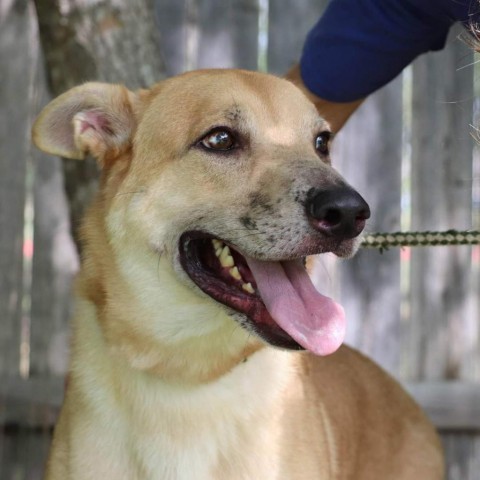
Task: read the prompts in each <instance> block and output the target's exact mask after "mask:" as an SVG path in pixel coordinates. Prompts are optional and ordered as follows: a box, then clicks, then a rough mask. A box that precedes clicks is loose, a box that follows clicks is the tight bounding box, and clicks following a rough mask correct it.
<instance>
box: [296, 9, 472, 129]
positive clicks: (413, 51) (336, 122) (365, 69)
mask: <svg viewBox="0 0 480 480" xmlns="http://www.w3.org/2000/svg"><path fill="white" fill-rule="evenodd" d="M470 3H471V2H470V0H462V1H456V2H455V1H452V0H330V2H329V4H328V6H327V8H326V10H325V12H324V14H323V15H322V17H321V18H320V20H319V21H318V23H317V24H316V25H315V26H314V28H313V29H312V30H311V31H310V33H309V34H308V36H307V39H306V41H305V44H304V48H303V52H302V57H301V59H300V62H299V64H298V65H295V66H294V67H293V68H292V69H291V70H290V71H289V72H288V73H287V78H288V79H290V80H291V81H292V82H293V83H295V84H296V85H297V86H299V87H300V88H301V89H302V90H303V91H304V92H305V93H306V94H307V96H308V97H309V98H310V99H311V100H312V101H313V103H314V104H315V105H316V107H317V109H318V110H319V112H320V113H321V114H322V115H323V116H324V117H325V118H326V119H327V120H328V121H329V122H330V123H331V126H332V129H333V130H334V131H338V130H339V129H340V128H341V127H342V126H343V125H344V123H345V122H346V121H347V119H348V118H349V116H350V115H351V114H352V113H353V112H354V111H355V110H356V108H358V106H359V105H360V104H361V103H362V101H363V99H364V98H366V97H367V96H368V95H370V94H371V93H373V92H374V91H376V90H378V89H379V88H381V87H382V86H384V85H386V84H387V83H388V82H390V81H391V80H392V79H393V78H395V77H396V76H397V75H398V74H399V73H400V72H401V71H402V70H403V69H404V68H405V67H406V66H407V65H409V64H410V63H411V62H412V61H413V60H414V59H415V58H416V57H417V56H418V55H420V54H421V53H424V52H428V51H431V50H440V49H442V48H443V46H444V44H445V40H446V38H447V34H448V31H449V29H450V26H451V25H452V24H453V23H455V21H457V20H460V21H463V22H467V21H469V19H470V20H471V19H472V16H471V15H472V13H471V10H470V7H469V5H470Z"/></svg>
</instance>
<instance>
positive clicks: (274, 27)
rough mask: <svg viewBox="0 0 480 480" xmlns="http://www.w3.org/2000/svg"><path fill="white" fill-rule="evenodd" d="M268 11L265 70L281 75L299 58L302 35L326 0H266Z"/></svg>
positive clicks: (322, 9) (318, 15) (303, 38)
mask: <svg viewBox="0 0 480 480" xmlns="http://www.w3.org/2000/svg"><path fill="white" fill-rule="evenodd" d="M268 3H269V7H268V10H269V15H268V53H267V65H268V71H269V72H271V73H274V74H277V75H283V74H285V73H286V72H287V70H288V69H289V68H290V67H291V66H292V65H293V64H294V63H296V62H298V61H299V60H300V54H301V52H302V48H303V44H304V42H305V38H306V36H307V34H308V32H309V31H310V29H311V28H312V27H313V25H315V23H316V22H317V20H318V19H319V18H320V15H321V14H322V12H323V11H324V10H325V7H326V6H327V3H328V1H327V0H317V1H312V0H298V1H296V2H295V5H293V4H292V2H288V1H287V0H270V1H269V2H268Z"/></svg>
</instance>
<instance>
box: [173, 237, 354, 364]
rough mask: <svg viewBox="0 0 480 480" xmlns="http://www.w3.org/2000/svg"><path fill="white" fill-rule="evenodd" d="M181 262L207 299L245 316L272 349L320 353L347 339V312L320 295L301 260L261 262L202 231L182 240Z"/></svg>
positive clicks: (252, 328)
mask: <svg viewBox="0 0 480 480" xmlns="http://www.w3.org/2000/svg"><path fill="white" fill-rule="evenodd" d="M180 263H181V265H182V267H183V269H184V270H185V272H186V273H187V274H188V276H189V277H190V278H191V280H192V281H193V282H194V283H195V284H196V285H197V286H198V287H199V288H200V289H201V290H202V291H203V292H205V293H206V294H207V295H209V296H210V297H212V298H213V299H214V300H216V301H217V302H219V303H222V304H223V305H226V306H227V307H229V308H231V309H232V310H234V311H236V312H239V313H242V314H244V315H245V317H246V323H247V324H248V325H245V326H246V327H247V328H248V329H249V330H252V331H253V332H255V333H256V334H257V335H258V336H260V337H261V338H263V340H265V341H266V342H268V343H270V344H271V345H274V346H277V347H281V348H286V349H293V350H301V349H308V350H310V351H312V352H313V353H316V354H319V355H327V354H329V353H332V352H333V351H335V350H336V349H337V348H338V347H339V346H340V344H341V343H342V341H343V338H344V333H345V321H344V314H343V309H342V307H341V306H339V305H337V304H336V303H335V302H333V300H331V299H330V298H328V297H325V296H324V295H321V294H320V293H319V292H317V291H316V289H315V287H314V286H313V284H312V282H311V281H310V278H309V276H308V274H307V272H306V270H305V268H304V266H303V261H302V259H301V258H299V259H297V260H288V261H283V262H278V261H275V262H269V261H260V260H256V259H253V258H250V257H248V256H245V255H242V254H241V253H240V252H239V251H238V250H236V249H235V248H233V247H232V246H231V245H227V244H226V243H225V242H224V241H223V240H222V239H219V238H215V237H214V236H212V235H210V234H206V233H203V232H196V231H195V232H186V233H184V234H183V235H182V236H181V238H180Z"/></svg>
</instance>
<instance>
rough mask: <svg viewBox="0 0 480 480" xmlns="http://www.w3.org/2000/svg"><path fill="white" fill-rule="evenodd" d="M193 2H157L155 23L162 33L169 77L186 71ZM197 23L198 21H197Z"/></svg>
mask: <svg viewBox="0 0 480 480" xmlns="http://www.w3.org/2000/svg"><path fill="white" fill-rule="evenodd" d="M191 3H192V0H156V1H155V21H156V25H157V28H158V30H159V32H160V37H161V44H162V52H163V58H164V61H165V70H166V73H167V75H168V76H172V75H178V74H179V73H182V72H184V71H185V70H186V65H187V60H186V55H187V35H188V23H189V21H192V19H189V17H188V14H189V4H191ZM195 21H196V19H195Z"/></svg>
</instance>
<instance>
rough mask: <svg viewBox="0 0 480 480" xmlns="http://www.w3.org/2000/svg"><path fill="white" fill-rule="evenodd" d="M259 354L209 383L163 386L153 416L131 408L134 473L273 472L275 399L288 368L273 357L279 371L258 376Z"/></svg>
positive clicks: (230, 476)
mask: <svg viewBox="0 0 480 480" xmlns="http://www.w3.org/2000/svg"><path fill="white" fill-rule="evenodd" d="M262 356H265V355H263V354H262V353H260V355H258V357H259V358H257V359H252V361H251V365H248V362H247V364H245V365H243V366H242V368H240V369H239V371H238V372H234V373H232V374H230V375H229V376H227V377H226V378H224V379H222V381H220V382H216V384H214V385H210V386H206V387H202V388H201V389H197V390H196V391H191V392H189V391H188V390H184V391H183V392H179V391H164V392H162V394H161V398H160V399H159V401H158V403H157V408H156V411H155V414H154V415H153V416H152V415H151V414H150V415H148V414H147V415H146V412H147V411H148V410H150V409H145V408H144V409H143V410H138V412H139V413H138V418H137V419H136V420H137V421H135V422H134V424H135V425H136V426H137V427H136V429H135V431H132V432H131V433H132V436H133V437H134V438H135V441H134V442H132V444H131V445H132V448H133V449H134V451H132V452H131V456H132V458H136V459H137V462H136V463H137V465H138V466H139V467H140V471H139V472H138V474H139V478H143V479H147V478H148V479H152V480H153V479H162V480H165V479H172V480H191V479H193V478H194V479H196V480H203V479H205V480H207V479H208V480H212V479H219V480H220V479H222V480H243V479H245V480H246V479H252V478H262V479H265V480H267V479H272V480H273V479H277V478H280V477H279V476H278V472H277V471H276V469H277V468H278V462H277V461H276V459H277V458H278V452H277V449H278V448H279V442H278V437H279V436H280V435H281V431H279V430H280V428H279V424H280V422H279V421H278V417H279V416H280V415H281V413H282V412H281V407H280V405H278V400H279V399H280V398H281V393H282V390H283V388H284V385H285V378H286V377H288V368H287V369H282V368H281V365H279V363H278V355H276V357H277V362H276V363H277V364H276V367H277V368H279V367H280V368H279V370H277V368H276V369H275V370H274V371H273V373H272V371H270V375H269V376H266V375H265V376H264V375H263V374H262V365H264V362H265V361H267V363H268V362H269V361H270V359H268V358H264V359H262ZM265 357H268V356H265ZM258 360H261V361H258ZM275 371H277V372H279V373H278V374H277V373H275ZM282 377H283V378H282ZM277 405H278V407H277ZM150 411H151V410H150Z"/></svg>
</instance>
